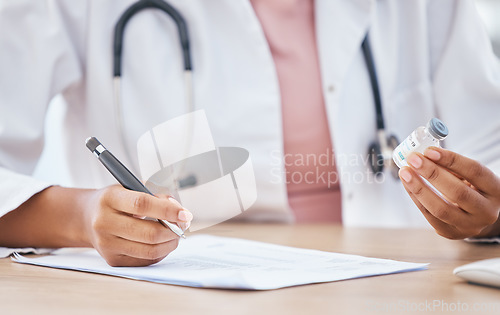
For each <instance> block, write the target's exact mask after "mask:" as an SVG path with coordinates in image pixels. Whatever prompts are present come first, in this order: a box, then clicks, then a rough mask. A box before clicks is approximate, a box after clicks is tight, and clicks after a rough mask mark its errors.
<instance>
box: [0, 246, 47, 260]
mask: <svg viewBox="0 0 500 315" xmlns="http://www.w3.org/2000/svg"><path fill="white" fill-rule="evenodd" d="M52 251H53V249H50V248H31V247H26V248H10V247H0V258H5V257H9V256H10V255H12V254H14V253H19V254H30V253H33V254H39V255H41V254H48V253H50V252H52Z"/></svg>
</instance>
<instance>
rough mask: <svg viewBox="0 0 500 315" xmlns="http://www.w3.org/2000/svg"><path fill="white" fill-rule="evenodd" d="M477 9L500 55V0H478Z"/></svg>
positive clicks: (499, 55) (494, 47)
mask: <svg viewBox="0 0 500 315" xmlns="http://www.w3.org/2000/svg"><path fill="white" fill-rule="evenodd" d="M476 6H477V11H478V12H479V15H480V16H481V18H482V19H483V22H484V25H485V27H486V30H487V31H488V34H489V35H490V38H491V41H492V43H493V49H494V50H495V53H496V54H497V56H498V57H500V0H476Z"/></svg>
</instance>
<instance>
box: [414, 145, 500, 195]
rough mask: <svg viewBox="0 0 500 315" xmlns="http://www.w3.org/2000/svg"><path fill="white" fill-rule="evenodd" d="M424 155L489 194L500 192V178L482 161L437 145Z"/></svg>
mask: <svg viewBox="0 0 500 315" xmlns="http://www.w3.org/2000/svg"><path fill="white" fill-rule="evenodd" d="M424 155H425V156H426V157H427V158H429V159H430V160H432V161H434V162H435V163H436V164H438V165H440V166H442V167H444V168H447V169H449V170H450V171H452V172H454V173H456V174H458V175H459V176H461V177H463V178H464V179H465V180H467V181H468V182H469V183H471V184H472V185H474V187H476V189H478V190H479V191H481V192H483V193H486V194H488V195H496V194H498V193H499V192H500V180H499V179H498V177H497V176H496V175H495V173H493V172H492V171H491V170H490V169H488V168H487V167H486V166H484V165H482V164H481V163H479V162H477V161H475V160H473V159H470V158H467V157H465V156H463V155H460V154H458V153H455V152H452V151H449V150H445V149H442V148H437V147H430V148H428V149H427V150H425V152H424Z"/></svg>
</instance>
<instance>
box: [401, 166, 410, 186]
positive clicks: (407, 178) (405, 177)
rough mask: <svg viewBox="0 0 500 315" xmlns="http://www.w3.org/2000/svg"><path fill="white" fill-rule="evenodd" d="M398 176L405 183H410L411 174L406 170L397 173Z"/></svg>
mask: <svg viewBox="0 0 500 315" xmlns="http://www.w3.org/2000/svg"><path fill="white" fill-rule="evenodd" d="M399 176H400V177H401V178H402V179H403V180H404V181H405V182H407V183H409V182H410V181H411V177H412V176H411V173H410V171H408V170H407V169H403V170H401V171H399Z"/></svg>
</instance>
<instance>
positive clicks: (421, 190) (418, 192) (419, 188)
mask: <svg viewBox="0 0 500 315" xmlns="http://www.w3.org/2000/svg"><path fill="white" fill-rule="evenodd" d="M413 194H414V195H415V196H416V197H421V196H422V195H423V194H424V187H422V185H418V186H416V187H415V188H414V189H413Z"/></svg>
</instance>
